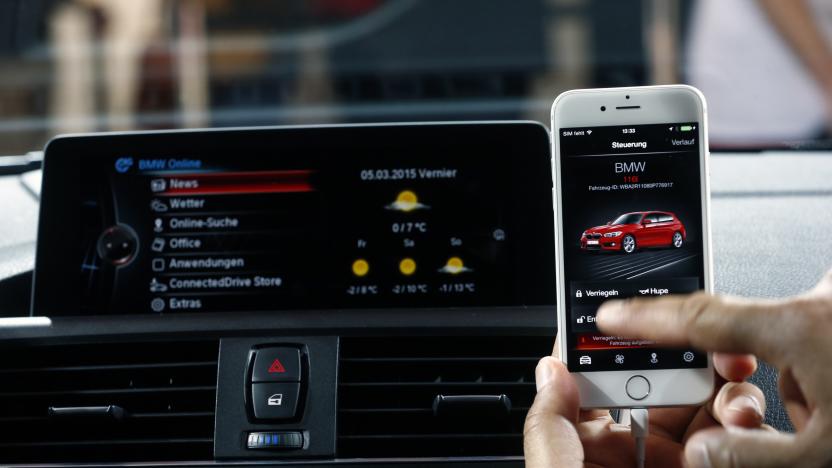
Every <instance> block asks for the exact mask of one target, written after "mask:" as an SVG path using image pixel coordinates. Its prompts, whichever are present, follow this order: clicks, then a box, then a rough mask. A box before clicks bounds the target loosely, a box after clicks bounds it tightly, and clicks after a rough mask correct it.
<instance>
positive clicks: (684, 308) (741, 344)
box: [597, 293, 789, 362]
mask: <svg viewBox="0 0 832 468" xmlns="http://www.w3.org/2000/svg"><path fill="white" fill-rule="evenodd" d="M782 305H783V303H782V302H775V301H751V300H743V299H738V298H726V297H720V296H711V295H708V294H705V293H695V294H691V295H683V296H667V297H662V298H658V299H629V300H626V301H618V300H615V301H607V302H605V303H604V304H603V305H601V307H600V308H599V309H598V315H597V324H598V328H599V329H600V330H601V331H602V332H603V333H605V334H608V335H620V336H628V337H634V338H642V339H648V340H656V341H661V342H662V344H663V345H668V346H689V345H692V346H694V347H696V348H699V349H706V350H709V351H723V352H728V353H752V354H756V355H758V356H760V357H762V358H763V359H766V360H769V361H772V362H777V361H779V359H778V358H779V356H780V355H781V354H782V353H783V352H784V351H785V350H787V349H788V348H787V345H788V342H789V337H788V334H786V333H783V330H787V329H788V328H786V326H787V323H788V322H787V321H786V320H784V314H783V313H782V312H781V311H780V307H781V306H782Z"/></svg>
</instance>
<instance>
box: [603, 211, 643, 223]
mask: <svg viewBox="0 0 832 468" xmlns="http://www.w3.org/2000/svg"><path fill="white" fill-rule="evenodd" d="M639 222H641V213H628V214H623V215H621V216H619V217H617V218H615V221H613V222H612V223H610V224H613V225H615V224H638V223H639Z"/></svg>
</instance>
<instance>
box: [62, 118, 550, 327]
mask: <svg viewBox="0 0 832 468" xmlns="http://www.w3.org/2000/svg"><path fill="white" fill-rule="evenodd" d="M422 131H423V132H424V131H426V130H422ZM539 136H541V137H545V132H542V131H541V132H540V133H539ZM324 140H325V139H324ZM425 141H428V139H425ZM505 141H506V145H505V147H503V148H500V146H499V145H493V144H491V145H488V146H490V148H489V149H486V148H484V147H483V145H481V144H479V143H477V142H476V141H472V142H471V143H470V144H468V145H467V147H466V146H465V145H458V144H457V145H452V146H448V145H447V144H443V145H441V146H440V145H438V144H437V143H429V145H430V146H432V147H424V148H420V147H419V146H420V144H419V143H413V142H408V143H407V144H406V145H404V144H398V145H389V144H388V145H387V146H386V148H385V149H384V151H377V150H376V151H369V150H358V149H355V148H349V147H347V146H348V145H347V146H342V147H340V151H336V150H331V149H330V148H308V149H305V150H298V149H297V148H293V149H289V150H285V151H280V152H277V153H274V154H273V155H271V157H262V156H256V155H250V156H248V157H244V156H235V157H231V156H230V155H229V154H226V153H222V152H220V151H217V150H216V149H211V148H202V147H201V146H206V145H197V147H195V148H189V149H183V148H181V147H180V148H178V149H174V148H176V145H173V146H170V145H159V147H158V148H155V147H154V150H153V151H146V152H145V153H146V154H143V153H142V152H136V151H133V152H130V153H127V154H125V152H118V153H117V154H110V155H107V156H103V157H88V158H80V160H79V161H78V164H79V166H80V169H81V174H82V180H81V183H80V184H79V191H80V193H81V197H80V226H79V228H80V246H81V249H80V252H79V254H80V268H81V290H82V294H81V297H80V299H79V301H80V303H81V307H82V309H83V310H85V311H86V312H88V313H102V312H105V311H130V312H133V313H156V314H167V313H179V312H215V311H237V310H240V311H243V310H252V311H262V310H275V309H277V310H280V309H311V308H317V309H339V308H371V307H459V306H474V305H476V306H508V305H516V304H545V303H547V302H550V301H551V297H550V295H548V294H546V288H545V286H544V281H546V280H547V279H549V280H551V273H548V272H547V271H543V272H541V269H542V268H543V267H541V266H535V263H534V262H533V261H530V260H531V259H533V258H536V256H537V255H539V250H540V249H533V248H530V247H531V246H534V245H543V246H544V250H545V249H548V248H551V242H549V241H550V240H551V237H550V236H551V232H549V233H548V236H547V235H546V234H547V233H546V232H540V230H539V229H534V226H533V224H536V223H534V222H533V221H534V220H540V219H543V220H546V219H547V218H548V217H550V216H551V211H550V210H551V207H550V204H549V201H550V197H548V196H546V195H547V192H548V191H549V190H550V187H551V185H550V184H547V183H546V179H547V178H548V177H547V176H548V161H547V160H548V154H546V152H545V149H546V144H547V141H546V139H545V138H541V140H540V144H539V145H538V146H533V148H535V151H537V152H539V153H540V154H536V153H534V152H529V153H525V154H524V153H519V154H518V153H517V151H518V149H519V150H522V145H521V147H515V148H511V146H510V145H508V142H509V141H510V140H505ZM401 143H404V142H401ZM427 144H428V143H424V142H423V143H421V145H423V146H424V145H427ZM538 150H539V151H538ZM474 155H476V157H474ZM53 171H54V169H53ZM529 177H532V178H538V179H540V182H541V183H539V184H537V183H533V184H532V185H529V184H527V182H529ZM530 187H532V188H530ZM537 192H540V193H537ZM76 212H77V211H76ZM549 219H550V218H549ZM543 225H546V226H548V225H551V224H548V225H547V224H543ZM535 236H537V237H539V238H540V239H542V240H543V242H541V241H540V240H539V239H538V240H536V237H535ZM538 263H540V262H538ZM546 268H550V266H548V265H547V266H546ZM541 273H542V274H541ZM547 273H548V274H547ZM550 284H551V283H550Z"/></svg>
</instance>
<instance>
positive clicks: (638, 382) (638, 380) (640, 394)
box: [624, 375, 650, 400]
mask: <svg viewBox="0 0 832 468" xmlns="http://www.w3.org/2000/svg"><path fill="white" fill-rule="evenodd" d="M624 389H625V390H626V391H627V396H629V397H630V398H632V399H633V400H643V399H645V398H647V395H649V394H650V381H649V380H647V379H646V378H645V377H644V376H643V375H634V376H632V377H630V378H629V379H628V380H627V385H626V386H625V387H624Z"/></svg>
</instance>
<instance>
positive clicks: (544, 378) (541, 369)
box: [534, 358, 555, 392]
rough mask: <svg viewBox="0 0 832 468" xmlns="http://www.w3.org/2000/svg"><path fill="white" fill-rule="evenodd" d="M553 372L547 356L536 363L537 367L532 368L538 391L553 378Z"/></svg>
mask: <svg viewBox="0 0 832 468" xmlns="http://www.w3.org/2000/svg"><path fill="white" fill-rule="evenodd" d="M554 376H555V373H554V372H553V371H552V366H551V365H550V364H549V359H548V358H543V359H541V360H540V362H538V363H537V368H535V370H534V383H535V385H536V386H537V391H538V392H539V391H540V389H541V388H543V387H545V386H546V385H547V384H549V382H551V381H552V379H553V378H554Z"/></svg>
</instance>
